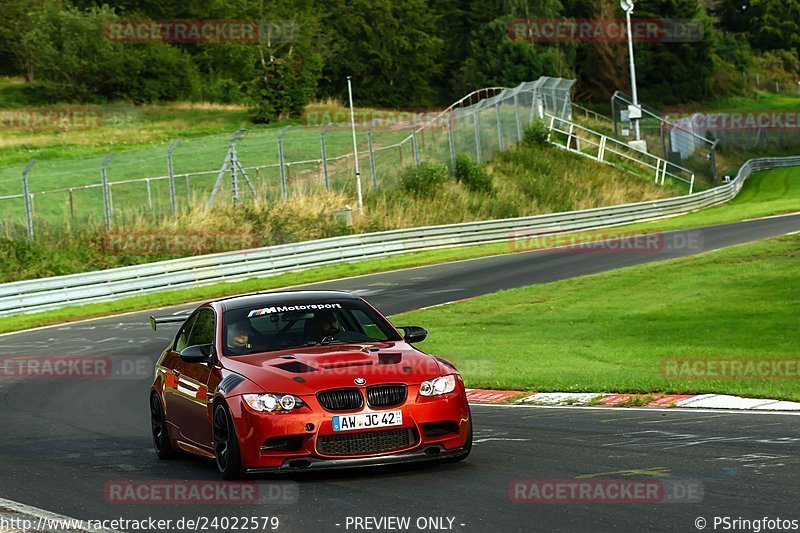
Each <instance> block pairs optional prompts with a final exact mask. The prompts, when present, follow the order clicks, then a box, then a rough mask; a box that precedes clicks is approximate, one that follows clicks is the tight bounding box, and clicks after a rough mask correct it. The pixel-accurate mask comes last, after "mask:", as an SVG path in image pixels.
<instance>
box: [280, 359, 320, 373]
mask: <svg viewBox="0 0 800 533" xmlns="http://www.w3.org/2000/svg"><path fill="white" fill-rule="evenodd" d="M275 368H280V369H281V370H285V371H287V372H292V373H293V374H307V373H309V372H316V371H317V369H316V368H314V367H313V366H308V365H307V364H305V363H301V362H300V361H292V362H291V363H281V364H279V365H275Z"/></svg>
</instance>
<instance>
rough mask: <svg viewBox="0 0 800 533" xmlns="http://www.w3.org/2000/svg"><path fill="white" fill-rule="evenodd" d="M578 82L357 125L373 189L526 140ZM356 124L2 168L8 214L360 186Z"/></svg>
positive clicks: (81, 217) (16, 220) (482, 96)
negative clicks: (433, 164) (423, 165)
mask: <svg viewBox="0 0 800 533" xmlns="http://www.w3.org/2000/svg"><path fill="white" fill-rule="evenodd" d="M573 84H574V80H564V79H558V78H540V79H539V80H537V81H535V82H527V83H522V84H520V85H519V86H518V87H515V88H513V89H512V88H488V89H481V90H480V91H475V92H473V93H471V94H469V95H467V96H466V97H464V98H462V99H461V100H459V101H458V102H456V103H455V104H453V105H452V106H450V107H449V108H447V109H446V110H444V111H442V112H440V113H436V114H421V115H419V114H401V115H400V117H401V118H400V119H399V120H385V119H373V120H369V121H364V122H361V123H357V124H356V130H357V135H356V136H357V146H358V150H357V157H358V158H359V164H360V166H361V168H362V169H364V170H362V182H363V187H364V188H365V189H367V190H369V189H370V188H372V189H384V188H391V187H394V186H396V184H397V180H398V177H399V174H400V171H401V169H403V168H404V167H406V166H409V165H418V164H419V163H420V161H422V160H435V161H439V162H442V163H446V164H449V165H452V163H453V162H454V160H455V157H456V155H457V154H458V153H468V154H471V155H472V156H473V157H474V158H475V159H476V160H477V161H479V162H485V161H487V160H489V159H490V158H491V157H492V155H493V154H494V153H495V152H496V151H497V150H503V149H505V148H507V147H509V146H511V145H513V144H514V143H517V142H519V141H520V140H521V139H522V136H523V132H524V129H525V128H526V127H527V126H528V125H529V124H530V123H531V122H532V121H533V120H534V119H536V118H540V117H541V116H542V113H543V112H544V111H547V112H549V113H551V114H554V115H557V116H559V117H569V116H571V112H572V111H571V99H570V90H571V88H572V85H573ZM354 189H355V171H354V151H353V138H352V129H351V124H350V123H329V124H317V125H307V126H294V127H292V126H287V127H285V128H283V129H277V128H272V129H259V130H244V129H242V130H239V131H237V132H232V133H231V134H229V135H214V136H207V137H199V138H193V139H188V140H176V141H174V142H168V143H164V144H162V145H159V146H153V147H148V148H142V149H136V150H129V151H119V152H117V153H109V154H101V155H94V156H89V157H82V158H73V159H56V160H42V161H31V162H28V163H25V164H19V165H9V166H5V167H0V206H2V213H3V216H2V219H1V220H0V224H2V225H3V226H5V228H4V229H5V230H6V232H25V233H27V234H28V235H29V236H31V237H33V236H34V235H35V234H36V233H37V232H38V230H39V229H40V228H42V227H43V226H49V227H50V228H59V229H61V228H65V229H71V228H80V227H86V226H87V225H94V226H97V227H102V226H105V227H106V228H108V229H111V228H116V229H121V228H125V227H127V226H130V225H132V224H134V223H135V222H136V221H137V220H138V219H140V218H146V219H148V220H153V219H156V218H160V217H169V216H172V215H173V214H175V213H176V212H178V211H180V210H183V209H189V208H194V207H200V206H204V205H205V206H211V205H214V204H216V203H220V202H229V203H239V202H247V201H252V200H258V201H262V202H277V201H282V200H284V199H286V198H288V197H290V196H296V195H304V194H313V193H315V192H318V191H321V190H354Z"/></svg>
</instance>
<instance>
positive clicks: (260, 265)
mask: <svg viewBox="0 0 800 533" xmlns="http://www.w3.org/2000/svg"><path fill="white" fill-rule="evenodd" d="M551 116H552V115H551ZM551 120H552V119H551ZM612 144H613V143H612ZM788 166H800V157H783V158H761V159H751V160H749V161H747V162H746V163H745V164H744V165H743V166H742V167H741V169H740V170H739V173H738V174H737V175H736V178H735V179H733V180H732V181H731V182H730V183H726V184H724V185H720V186H719V187H714V188H712V189H707V190H704V191H701V192H696V193H694V194H690V195H684V196H678V197H672V198H665V199H660V200H651V201H647V202H639V203H632V204H625V205H618V206H612V207H600V208H595V209H586V210H580V211H570V212H565V213H553V214H547V215H536V216H531V217H521V218H510V219H503V220H489V221H480V222H467V223H461V224H448V225H442V226H429V227H423V228H411V229H403V230H394V231H384V232H378V233H367V234H361V235H347V236H344V237H333V238H328V239H320V240H315V241H307V242H302V243H296V244H283V245H276V246H268V247H264V248H255V249H249V250H245V251H237V252H224V253H218V254H210V255H203V256H197V257H188V258H183V259H173V260H169V261H160V262H157V263H150V264H144V265H136V266H128V267H121V268H114V269H110V270H103V271H98V272H87V273H83V274H71V275H67V276H58V277H52V278H43V279H38V280H28V281H17V282H13V283H4V284H0V316H8V315H16V314H19V313H33V312H41V311H47V310H52V309H59V308H63V307H68V306H71V305H80V304H85V303H90V302H103V301H110V300H116V299H119V298H124V297H126V296H134V295H141V294H149V293H153V292H160V291H164V290H172V289H179V288H187V287H200V286H204V285H209V284H213V283H220V282H223V281H237V280H243V279H252V278H256V277H265V276H271V275H275V274H279V273H282V272H288V271H296V270H301V269H305V268H313V267H319V266H324V265H334V264H343V263H350V262H353V261H359V260H364V259H369V258H377V257H388V256H392V255H397V254H403V253H407V252H412V251H422V250H433V249H438V248H452V247H457V246H469V245H475V244H485V243H492V242H509V243H510V244H513V243H514V241H515V240H516V239H520V238H522V239H524V238H528V237H529V236H530V235H536V236H537V237H546V236H549V235H558V234H563V233H570V232H578V231H582V230H593V229H600V228H608V227H613V226H622V225H625V224H631V223H635V222H642V221H646V220H655V219H658V218H665V217H671V216H675V215H679V214H682V213H688V212H691V211H696V210H698V209H702V208H705V207H709V206H713V205H719V204H722V203H725V202H727V201H729V200H731V199H733V198H734V197H735V196H736V195H737V194H738V193H739V191H740V190H741V188H742V186H743V185H744V183H745V181H746V180H747V178H748V177H749V176H750V175H751V174H753V173H754V172H758V171H761V170H767V169H772V168H781V167H788Z"/></svg>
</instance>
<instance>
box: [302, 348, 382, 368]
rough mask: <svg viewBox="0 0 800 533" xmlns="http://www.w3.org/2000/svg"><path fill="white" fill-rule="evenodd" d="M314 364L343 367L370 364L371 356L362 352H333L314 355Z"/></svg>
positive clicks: (322, 366)
mask: <svg viewBox="0 0 800 533" xmlns="http://www.w3.org/2000/svg"><path fill="white" fill-rule="evenodd" d="M313 362H314V364H315V365H317V366H319V367H320V368H326V369H327V368H343V367H348V366H371V365H372V364H373V360H372V358H371V357H370V356H369V355H367V354H365V353H364V352H361V351H359V352H333V353H327V354H325V355H318V356H315V357H314V360H313Z"/></svg>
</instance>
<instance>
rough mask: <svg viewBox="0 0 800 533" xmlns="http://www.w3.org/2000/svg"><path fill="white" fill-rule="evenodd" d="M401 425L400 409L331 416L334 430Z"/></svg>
mask: <svg viewBox="0 0 800 533" xmlns="http://www.w3.org/2000/svg"><path fill="white" fill-rule="evenodd" d="M401 425H403V412H402V411H385V412H382V413H362V414H358V415H338V416H334V417H333V430H334V431H352V430H354V429H371V428H384V427H389V426H401Z"/></svg>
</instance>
